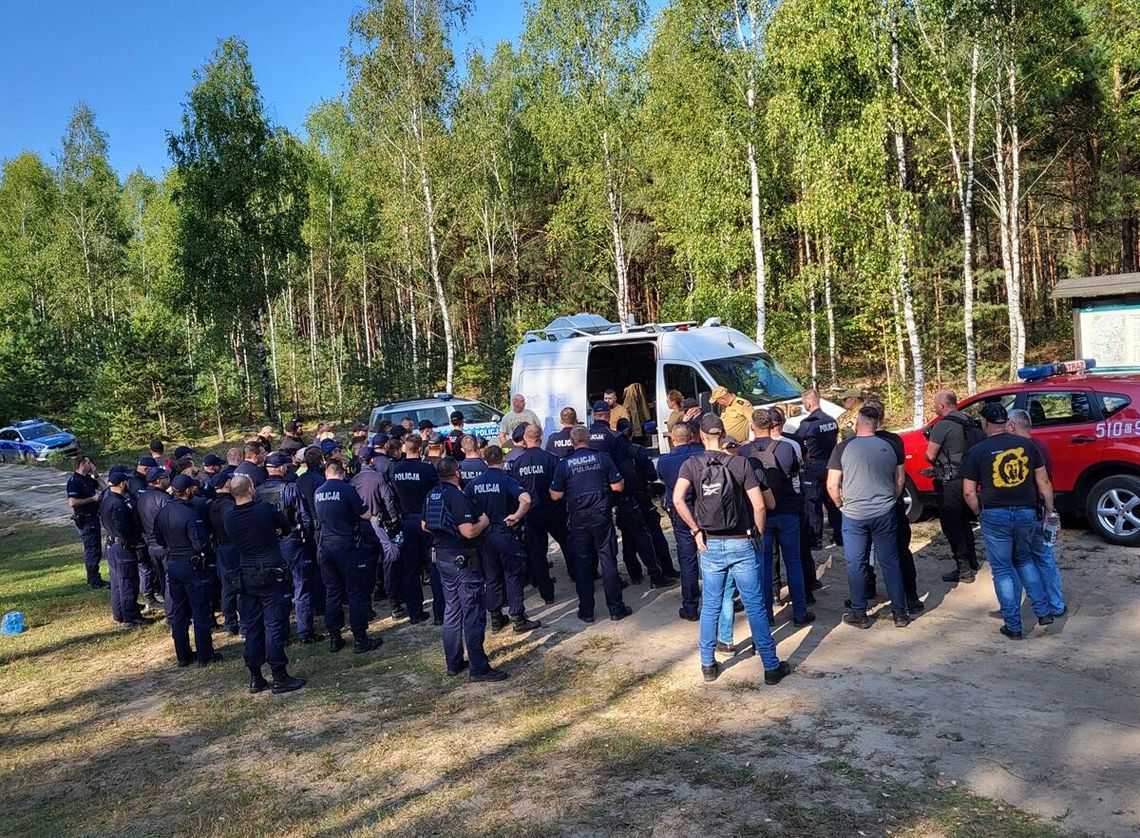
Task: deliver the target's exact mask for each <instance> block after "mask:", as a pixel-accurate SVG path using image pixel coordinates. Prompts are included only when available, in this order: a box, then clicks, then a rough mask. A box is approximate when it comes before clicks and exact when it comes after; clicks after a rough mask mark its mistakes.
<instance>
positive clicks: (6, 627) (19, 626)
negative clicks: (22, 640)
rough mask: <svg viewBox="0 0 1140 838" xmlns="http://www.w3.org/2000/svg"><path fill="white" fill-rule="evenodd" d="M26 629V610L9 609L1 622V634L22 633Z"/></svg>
mask: <svg viewBox="0 0 1140 838" xmlns="http://www.w3.org/2000/svg"><path fill="white" fill-rule="evenodd" d="M23 631H24V612H22V611H9V612H8V613H7V614H5V615H4V621H3V622H2V623H0V634H22V633H23Z"/></svg>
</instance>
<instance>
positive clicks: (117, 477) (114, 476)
mask: <svg viewBox="0 0 1140 838" xmlns="http://www.w3.org/2000/svg"><path fill="white" fill-rule="evenodd" d="M129 477H130V475H129V474H127V473H126V472H125V471H120V470H118V469H111V471H110V473H109V474H108V475H107V482H108V483H110V484H111V485H112V486H118V485H119V484H120V483H122V482H123V481H124V480H127V479H128V478H129Z"/></svg>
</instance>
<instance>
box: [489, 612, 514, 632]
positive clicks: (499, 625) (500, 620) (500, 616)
mask: <svg viewBox="0 0 1140 838" xmlns="http://www.w3.org/2000/svg"><path fill="white" fill-rule="evenodd" d="M510 624H511V618H510V617H508V616H506V615H505V614H504V613H503V611H502V609H498V610H496V611H492V612H491V631H492V632H494V633H496V634H498V633H499V632H500V631H502V630H503V629H505V628H506V627H507V626H509V625H510Z"/></svg>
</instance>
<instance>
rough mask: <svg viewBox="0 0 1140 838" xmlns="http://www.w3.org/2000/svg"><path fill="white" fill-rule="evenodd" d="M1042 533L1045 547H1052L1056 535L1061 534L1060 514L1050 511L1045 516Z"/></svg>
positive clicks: (1055, 541)
mask: <svg viewBox="0 0 1140 838" xmlns="http://www.w3.org/2000/svg"><path fill="white" fill-rule="evenodd" d="M1043 534H1044V537H1045V546H1046V547H1052V546H1053V545H1054V544H1056V543H1057V536H1059V535H1060V534H1061V516H1060V515H1058V514H1057V513H1056V512H1050V513H1049V514H1048V515H1046V516H1045V526H1044V527H1043Z"/></svg>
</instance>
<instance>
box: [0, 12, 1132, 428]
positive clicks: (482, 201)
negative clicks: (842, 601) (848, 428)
mask: <svg viewBox="0 0 1140 838" xmlns="http://www.w3.org/2000/svg"><path fill="white" fill-rule="evenodd" d="M468 11H469V7H468V6H466V5H464V4H463V3H461V2H455V0H370V2H368V3H366V4H365V5H363V6H362V7H361V8H360V9H359V10H358V11H357V12H356V13H355V14H354V15H353V16H352V18H351V20H346V22H345V23H346V30H345V61H344V67H345V72H346V74H347V85H346V91H347V92H346V94H345V95H344V96H342V97H341V98H338V99H336V100H330V101H322V102H318V103H314V105H313V108H312V110H311V113H310V115H309V118H308V120H307V122H306V124H305V127H304V131H303V132H302V134H303V136H297V135H294V134H292V133H290V132H289V131H287V130H285V129H284V128H282V127H280V126H277V125H274V124H272V122H271V121H270V120H269V118H268V117H267V115H266V111H265V108H264V106H263V103H262V99H261V96H260V93H259V91H258V87H257V83H256V80H255V73H254V69H255V68H253V67H252V66H251V64H250V61H249V57H248V51H247V49H246V47H245V45H244V44H243V43H242V42H241V41H240V40H237V39H234V38H231V39H227V40H224V41H222V42H220V43H219V45H218V47H217V49H216V51H215V52H214V54H213V55H211V56H204V60H205V63H204V65H203V66H202V67H201V68H200V69H199V70H197V71H196V72H195V73H194V75H193V77H192V78H191V79H188V92H187V95H186V99H185V102H184V106H183V119H182V123H181V124H180V125H172V126H170V127H169V132H168V141H169V151H170V161H171V165H170V168H169V169H168V170H167V171H166V172H165V174H164V175H163V177H162V178H161V179H155V178H152V177H150V176H148V175H146V174H144V173H143V172H142V171H141V170H138V171H136V172H134V173H133V174H131V175H130V176H129V177H127V178H126V179H125V180H123V181H121V180H120V178H119V177H118V176H117V175H116V174H115V172H114V171H113V169H112V168H111V166H110V165H109V164H108V160H107V151H108V143H109V141H110V139H109V138H108V137H107V136H106V134H105V133H103V132H102V131H101V130H100V128H99V125H98V120H97V115H96V114H95V113H93V112H92V111H91V109H90V108H88V107H87V106H85V105H83V104H79V105H78V106H77V107H76V108H75V111H74V113H73V115H72V118H71V120H70V122H69V123H68V125H66V126H65V127H64V128H65V130H64V132H63V139H62V142H61V145H60V148H59V149H58V151H57V153H56V154H55V155H54V159H52V160H50V161H49V160H45V159H43V158H42V157H40V156H38V155H36V154H33V153H30V152H27V153H23V154H20V155H18V156H16V157H14V158H12V159H8V160H6V161H4V163H3V173H2V176H0V299H3V301H4V305H3V306H0V370H2V371H3V373H2V375H0V420H4V421H10V420H16V419H22V418H26V417H28V416H32V415H44V416H47V417H50V418H51V419H53V420H55V421H57V422H60V423H61V424H66V425H68V426H69V427H70V428H71V429H72V430H74V431H75V432H77V433H78V434H80V436H81V437H82V438H83V439H84V442H85V443H86V444H88V445H89V446H92V447H100V448H106V449H110V450H119V449H124V448H129V447H131V446H134V445H137V444H139V443H141V442H143V441H145V440H146V439H148V438H151V437H153V436H156V435H161V436H163V437H166V438H171V439H173V438H188V437H189V438H196V437H200V436H203V435H206V434H213V433H217V434H218V435H219V436H220V437H224V436H226V434H227V431H229V432H232V431H233V430H234V429H235V428H236V427H237V426H248V425H250V424H260V423H261V422H262V421H274V420H279V419H281V418H282V417H284V418H289V417H291V416H293V415H304V416H322V417H340V418H355V417H357V416H360V415H363V414H364V413H365V412H366V411H367V410H368V409H369V408H370V407H371V406H372V405H373V404H376V403H378V402H379V401H383V400H387V399H388V398H401V397H412V396H418V395H422V394H425V393H430V392H433V391H435V390H438V389H447V390H451V391H454V392H456V393H461V394H464V395H471V396H477V397H480V398H482V399H484V400H486V401H488V402H490V403H492V404H496V405H500V406H501V405H503V404H504V403H505V401H506V395H507V387H508V385H509V376H510V366H511V360H512V355H513V350H514V347H515V346H516V345H517V344H518V343H519V342H520V341H521V339H522V336H523V333H524V332H525V331H526V330H527V329H532V328H540V327H542V326H543V325H545V324H546V323H548V322H549V321H550V320H552V319H553V318H555V317H557V316H559V315H563V314H568V313H573V312H577V311H592V312H598V313H601V314H604V315H607V316H609V317H610V318H611V319H617V318H619V317H621V318H624V317H626V316H628V315H630V314H632V315H634V316H636V317H637V318H638V320H639V321H641V322H645V321H667V320H690V319H692V320H698V321H700V320H703V319H704V318H705V317H708V316H719V317H721V318H722V319H724V320H725V321H728V322H731V323H732V324H733V325H734V326H736V327H738V328H740V329H742V330H743V331H745V332H747V333H750V334H754V335H755V336H756V338H757V340H758V342H759V343H760V344H761V345H762V346H764V347H766V348H767V349H768V350H769V351H770V352H772V353H773V355H775V356H776V357H777V358H778V360H780V362H781V363H783V364H785V365H786V366H787V367H789V368H790V369H791V370H792V371H793V372H795V373H796V374H797V375H798V376H799V377H800V378H801V380H803V381H804V382H805V383H807V382H816V383H818V384H819V385H820V386H822V387H828V386H831V385H834V384H838V383H841V382H842V383H850V382H860V383H864V382H865V383H870V384H873V385H874V386H876V387H878V388H879V389H880V390H881V391H882V392H883V394H884V395H885V396H887V398H888V400H889V403H890V406H891V407H892V409H893V410H894V411H895V412H896V414H900V413H901V414H902V415H905V416H906V417H907V418H913V420H914V421H919V420H920V419H921V417H922V416H923V415H924V414H926V413H928V405H927V404H926V400H927V399H928V397H929V392H930V390H931V389H932V388H933V387H935V386H939V385H944V384H946V385H951V386H955V387H957V388H958V389H959V390H960V391H964V392H973V391H975V390H976V389H977V388H978V386H979V381H981V382H982V383H983V384H984V383H986V382H991V381H994V380H1004V379H1007V378H1008V377H1009V376H1010V375H1011V373H1012V371H1013V370H1015V369H1016V368H1017V367H1018V366H1020V365H1022V364H1023V363H1024V362H1025V361H1026V359H1027V357H1028V358H1029V359H1030V360H1052V358H1049V357H1043V356H1041V355H1039V354H1038V353H1040V352H1044V351H1053V350H1055V349H1056V348H1057V347H1058V346H1063V345H1064V344H1065V343H1066V342H1067V341H1068V339H1069V338H1070V336H1071V320H1070V315H1069V312H1068V308H1067V306H1066V305H1063V304H1060V305H1059V304H1057V303H1055V302H1053V301H1052V300H1051V299H1050V296H1049V292H1050V290H1051V288H1052V287H1053V285H1054V284H1055V283H1056V282H1057V280H1058V278H1060V277H1064V276H1070V275H1088V274H1095V273H1112V272H1117V271H1134V270H1137V264H1138V262H1140V182H1138V174H1140V106H1138V99H1137V95H1136V94H1137V86H1138V84H1140V23H1138V21H1140V2H1138V0H1049V1H1048V2H1045V1H1044V0H1010V2H1005V1H1004V0H993V2H988V1H985V0H966V1H965V2H956V1H954V0H934V1H932V0H911V2H902V0H785V2H764V1H763V0H672V2H669V3H668V4H666V5H665V6H664V7H663V8H662V9H661V10H660V11H659V12H657V13H655V14H654V15H652V16H651V15H650V14H649V12H648V10H647V7H646V6H645V4H644V3H641V2H637V0H537V2H534V3H533V4H529V5H528V6H527V9H526V18H525V24H524V31H523V34H522V36H521V38H520V39H518V42H516V43H510V42H504V43H501V44H499V45H498V46H497V47H496V48H495V49H494V50H493V51H492V53H491V54H490V55H489V56H487V57H485V56H483V55H481V54H480V53H478V52H477V51H472V52H470V54H468V55H465V56H456V55H455V54H454V52H453V49H452V46H451V45H452V43H453V42H454V39H455V36H456V34H457V33H458V32H460V31H461V29H462V27H463V25H464V19H465V17H466V14H467V12H468Z"/></svg>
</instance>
